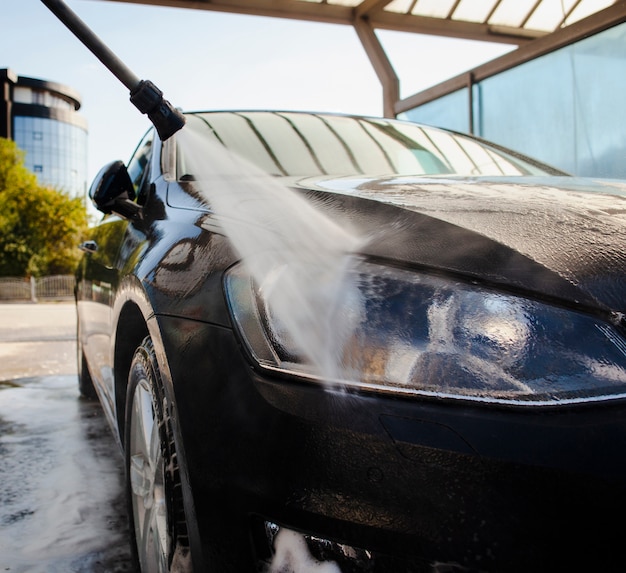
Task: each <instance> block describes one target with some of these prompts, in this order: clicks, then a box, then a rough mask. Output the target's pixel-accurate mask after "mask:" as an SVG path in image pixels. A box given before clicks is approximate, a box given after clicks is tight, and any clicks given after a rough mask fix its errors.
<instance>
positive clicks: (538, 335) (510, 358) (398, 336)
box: [225, 261, 626, 405]
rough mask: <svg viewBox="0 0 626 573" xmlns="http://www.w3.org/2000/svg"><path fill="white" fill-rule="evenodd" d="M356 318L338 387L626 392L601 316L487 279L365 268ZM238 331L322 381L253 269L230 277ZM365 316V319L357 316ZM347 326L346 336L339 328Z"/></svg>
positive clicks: (460, 393) (529, 398)
mask: <svg viewBox="0 0 626 573" xmlns="http://www.w3.org/2000/svg"><path fill="white" fill-rule="evenodd" d="M350 284H351V286H352V289H353V291H354V293H356V294H354V293H353V294H352V295H351V296H348V297H343V298H342V300H341V308H338V309H337V311H336V312H333V316H336V317H337V321H341V320H343V319H344V318H345V317H346V316H348V317H351V320H352V323H353V324H352V325H351V327H350V334H349V336H347V337H346V336H343V339H342V340H341V341H339V342H340V344H339V343H338V344H334V343H333V342H332V339H333V333H334V330H335V329H334V327H333V325H332V324H330V325H329V326H328V338H329V340H330V343H329V347H332V348H334V350H335V355H334V359H335V360H336V361H337V366H338V368H337V372H338V376H337V379H335V380H332V381H330V382H334V383H340V384H344V385H347V386H356V387H359V388H363V389H370V390H375V391H392V392H399V393H405V394H421V395H431V396H437V397H455V398H466V399H473V400H481V401H489V402H504V403H523V404H533V405H538V404H551V405H554V404H557V403H571V402H578V401H588V400H598V399H605V398H609V397H612V398H614V397H618V396H623V395H626V342H625V341H624V339H623V338H622V336H621V334H620V333H619V332H618V331H617V329H616V328H614V326H613V325H611V324H609V323H608V322H605V321H603V320H602V319H601V318H598V317H595V316H591V315H589V314H586V313H583V312H579V311H576V310H573V309H570V308H564V307H559V306H555V305H552V304H547V303H545V302H541V301H537V300H533V299H530V298H524V297H520V296H516V295H513V294H509V293H505V292H500V291H497V290H493V289H490V288H486V287H483V286H479V285H476V284H471V283H468V282H461V281H457V280H454V279H450V278H445V277H440V276H436V275H428V274H421V273H416V272H413V271H409V270H403V269H399V268H394V267H388V266H383V265H379V264H374V263H371V262H365V261H360V262H359V263H358V264H357V265H355V267H354V268H353V269H352V271H351V272H350ZM225 288H226V294H227V299H228V302H229V306H230V310H231V313H232V316H233V318H234V322H235V325H236V327H237V329H238V331H239V332H240V334H241V337H242V339H243V341H244V342H245V344H246V346H247V347H248V349H249V350H250V353H251V355H252V357H253V359H254V360H255V361H256V363H257V364H258V365H259V366H260V367H261V368H264V369H268V370H273V371H281V372H285V373H290V374H292V375H298V376H301V377H306V378H309V379H312V380H316V379H317V380H319V381H320V382H321V381H322V380H321V379H320V378H319V376H317V375H316V371H315V368H314V367H313V366H312V365H311V364H310V360H308V359H307V358H306V352H301V351H299V350H298V349H297V346H296V345H295V344H294V342H293V337H292V336H291V334H290V333H289V331H288V330H286V329H285V328H284V327H283V325H281V323H280V321H279V320H277V318H276V317H275V316H274V314H273V312H272V309H271V308H270V306H271V305H268V304H267V301H266V300H264V298H263V296H262V295H261V293H262V290H263V288H262V285H261V287H258V286H257V285H255V284H254V283H253V281H252V279H251V278H250V277H249V276H248V274H247V273H246V270H245V267H244V266H243V265H238V266H236V267H234V268H232V269H231V270H230V271H229V272H228V273H227V276H226V283H225ZM355 317H356V318H355ZM338 330H340V329H338Z"/></svg>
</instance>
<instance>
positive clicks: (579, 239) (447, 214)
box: [295, 176, 626, 313]
mask: <svg viewBox="0 0 626 573" xmlns="http://www.w3.org/2000/svg"><path fill="white" fill-rule="evenodd" d="M295 186H296V187H298V188H300V189H303V190H308V191H310V192H313V193H312V196H311V199H312V200H313V201H314V202H315V203H316V204H317V205H318V206H319V207H321V208H322V209H323V210H324V211H326V212H327V213H328V214H330V215H331V216H333V217H334V218H335V219H337V220H340V222H341V223H342V224H345V225H350V226H351V227H352V228H353V229H354V231H355V232H356V233H357V234H359V235H361V236H362V237H364V238H365V239H366V241H365V247H364V248H363V251H362V254H364V255H369V256H375V257H382V258H385V259H393V260H394V261H399V262H402V263H404V264H409V265H413V266H415V265H416V266H420V267H427V268H429V269H433V270H437V271H442V272H448V273H453V274H460V275H465V276H466V277H469V278H470V279H477V280H481V281H483V282H487V283H493V284H497V285H498V286H500V287H505V288H509V289H514V290H518V291H520V290H521V291H527V292H528V294H530V295H532V296H537V295H539V296H542V297H547V298H554V299H558V300H560V301H563V302H566V303H575V304H577V305H584V306H592V307H594V308H596V309H600V310H604V311H607V310H609V311H613V312H619V313H621V312H624V311H626V254H625V249H624V247H625V245H626V184H625V183H622V182H617V181H615V182H612V181H603V182H596V181H591V180H585V179H577V178H573V177H545V178H539V177H532V178H531V177H523V178H521V177H518V178H506V177H489V178H482V177H481V178H453V177H447V176H446V177H427V178H425V177H382V178H381V177H342V178H334V179H331V178H328V177H326V178H307V179H300V180H298V181H297V182H296V183H295ZM320 192H321V193H320Z"/></svg>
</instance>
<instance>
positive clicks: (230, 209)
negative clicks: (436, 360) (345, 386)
mask: <svg viewBox="0 0 626 573" xmlns="http://www.w3.org/2000/svg"><path fill="white" fill-rule="evenodd" d="M177 137H178V143H179V146H180V149H181V152H182V154H183V155H184V156H185V161H186V164H187V166H188V171H189V172H190V173H192V174H193V176H194V179H195V184H194V185H195V187H196V188H197V189H198V191H199V193H200V195H201V198H202V200H203V201H204V202H205V203H206V204H207V206H208V207H209V208H210V210H211V212H212V213H213V214H214V216H215V218H216V219H217V221H218V222H219V225H220V226H221V228H222V229H223V231H224V233H225V235H226V236H227V237H228V239H229V240H230V242H231V243H232V245H233V247H234V248H235V250H236V251H237V253H238V254H239V256H240V257H241V259H242V261H243V263H244V265H245V266H246V268H247V270H248V272H249V273H250V276H251V277H252V278H253V280H254V282H255V283H256V285H257V287H258V289H259V295H260V296H261V298H262V300H263V303H264V304H265V306H266V308H267V309H268V312H269V314H271V317H272V321H273V323H274V324H275V325H277V329H276V332H277V333H280V331H282V332H284V333H285V334H286V338H288V339H289V340H290V341H291V342H293V344H295V346H296V348H297V351H298V353H299V354H300V355H302V356H304V357H306V359H308V361H309V362H310V363H311V365H312V366H313V367H314V368H315V369H316V371H317V374H318V375H319V376H321V377H322V378H324V379H327V380H333V379H338V378H340V377H341V371H342V368H341V355H342V349H343V347H344V345H345V343H346V342H347V340H348V339H349V338H350V336H351V334H352V332H353V330H354V329H355V327H356V326H357V324H358V323H359V321H360V312H359V300H360V294H359V292H358V289H357V288H356V285H355V284H354V283H353V281H352V279H351V276H354V275H351V274H350V270H351V268H352V266H353V265H354V263H355V260H356V259H355V257H354V253H355V252H356V250H357V249H358V247H359V246H360V245H361V244H362V239H360V238H359V237H357V236H356V235H355V234H353V233H351V232H349V231H348V230H346V229H344V228H342V227H340V226H339V225H337V224H336V223H335V222H334V221H332V220H331V219H329V218H328V217H326V216H325V215H324V214H323V213H322V212H321V211H320V210H319V209H317V208H316V207H315V206H314V204H312V203H311V202H310V201H308V200H307V199H305V198H304V197H302V196H301V195H298V194H297V193H296V192H295V191H293V190H291V189H289V188H288V187H287V186H286V185H284V184H283V183H281V182H280V181H279V180H277V179H275V178H273V177H272V176H270V175H269V174H267V173H265V172H264V171H262V170H261V169H259V168H258V167H256V166H255V165H253V164H252V163H251V162H249V161H247V160H246V159H244V158H242V157H240V156H238V155H236V154H234V153H233V152H231V151H229V150H227V149H226V148H225V147H223V146H222V145H221V144H219V143H217V142H213V141H210V140H208V141H207V140H206V139H205V138H202V137H200V136H198V135H197V134H195V133H193V132H192V131H191V130H187V129H183V130H182V131H181V132H180V133H179V134H178V136H177Z"/></svg>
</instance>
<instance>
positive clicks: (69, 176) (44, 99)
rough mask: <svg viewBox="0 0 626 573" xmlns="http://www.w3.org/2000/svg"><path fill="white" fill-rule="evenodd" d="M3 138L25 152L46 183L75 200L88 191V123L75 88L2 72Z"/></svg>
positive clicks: (0, 133)
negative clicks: (80, 111) (10, 140)
mask: <svg viewBox="0 0 626 573" xmlns="http://www.w3.org/2000/svg"><path fill="white" fill-rule="evenodd" d="M0 85H1V92H0V93H1V97H0V137H5V138H7V139H12V140H13V141H15V143H16V144H17V145H18V147H19V148H20V149H22V150H23V151H24V152H25V164H26V167H27V168H28V169H30V170H31V171H33V172H34V173H35V174H36V175H37V178H38V180H39V182H40V183H41V184H43V185H50V186H52V187H54V188H55V189H60V190H64V191H66V192H67V193H69V194H70V195H72V196H79V197H84V196H85V194H86V192H87V122H86V120H85V118H84V117H82V116H81V115H80V114H79V113H78V110H79V109H80V105H81V102H80V98H79V95H78V93H76V92H75V91H74V90H73V89H72V88H69V87H67V86H64V85H61V84H58V83H55V82H49V81H44V80H39V79H34V78H26V77H22V76H17V75H15V74H14V73H13V72H12V71H11V70H10V69H0Z"/></svg>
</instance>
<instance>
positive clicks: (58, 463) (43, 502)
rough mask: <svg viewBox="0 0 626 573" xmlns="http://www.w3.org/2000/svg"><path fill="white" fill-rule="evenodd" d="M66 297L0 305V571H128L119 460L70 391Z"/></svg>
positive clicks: (100, 422)
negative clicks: (62, 300)
mask: <svg viewBox="0 0 626 573" xmlns="http://www.w3.org/2000/svg"><path fill="white" fill-rule="evenodd" d="M75 331H76V313H75V309H74V305H73V304H72V303H57V304H0V459H1V460H2V463H0V484H2V485H1V487H0V571H10V572H12V573H73V572H76V573H105V572H106V573H115V572H119V573H123V572H129V571H132V568H131V565H130V563H131V559H130V548H129V544H128V522H127V518H126V510H125V501H124V499H125V497H124V479H123V470H122V467H123V460H122V455H121V452H120V451H119V449H118V447H117V445H116V444H115V442H114V441H113V438H112V436H111V432H110V430H109V427H108V425H107V423H106V420H105V418H104V415H103V413H102V410H101V408H100V405H99V404H98V403H97V402H95V401H88V400H85V399H82V398H81V397H80V396H79V393H78V389H77V377H76V340H75Z"/></svg>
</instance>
